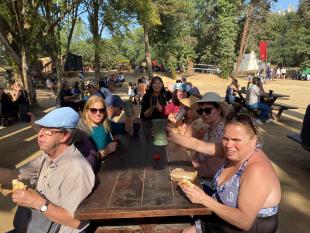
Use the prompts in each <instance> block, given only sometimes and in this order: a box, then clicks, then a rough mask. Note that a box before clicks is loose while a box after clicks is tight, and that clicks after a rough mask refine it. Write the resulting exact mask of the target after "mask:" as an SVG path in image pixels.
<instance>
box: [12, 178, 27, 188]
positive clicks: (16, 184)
mask: <svg viewBox="0 0 310 233" xmlns="http://www.w3.org/2000/svg"><path fill="white" fill-rule="evenodd" d="M12 187H13V190H15V189H26V185H24V183H23V182H21V181H19V180H17V179H14V180H12Z"/></svg>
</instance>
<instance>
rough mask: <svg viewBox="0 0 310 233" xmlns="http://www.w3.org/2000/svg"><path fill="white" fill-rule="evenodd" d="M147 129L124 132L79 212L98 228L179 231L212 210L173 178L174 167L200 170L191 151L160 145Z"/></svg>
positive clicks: (123, 230)
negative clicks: (132, 134) (192, 198)
mask: <svg viewBox="0 0 310 233" xmlns="http://www.w3.org/2000/svg"><path fill="white" fill-rule="evenodd" d="M141 128H142V130H141V131H143V132H141V133H140V137H138V138H135V137H130V136H128V135H124V136H122V138H121V139H120V143H119V146H118V148H117V151H116V152H114V153H113V154H112V155H110V156H108V157H107V158H106V160H105V161H104V163H103V165H102V168H101V169H100V171H99V172H98V177H99V179H100V184H99V186H98V188H97V189H96V190H95V191H94V192H93V193H92V194H91V195H90V196H89V197H88V198H87V199H86V200H84V201H83V202H82V203H81V205H80V206H79V207H78V209H77V211H76V212H75V217H76V218H77V219H79V220H91V221H92V222H93V223H96V224H97V225H98V226H99V227H98V229H97V231H96V232H150V233H151V232H156V233H159V232H166V233H174V232H180V231H181V230H182V229H184V228H185V227H186V226H190V222H191V218H190V217H189V216H193V215H208V214H210V213H211V212H210V210H209V209H208V208H206V207H204V206H203V205H198V204H192V203H191V202H190V201H189V200H188V199H187V198H186V196H185V195H184V194H183V192H182V190H181V189H180V187H179V186H178V185H177V184H176V183H175V182H172V181H171V180H170V172H171V171H172V170H173V169H174V168H177V167H178V168H184V169H185V170H194V168H193V167H192V163H191V158H190V155H189V153H188V152H187V150H186V149H185V148H183V147H180V146H178V145H175V144H172V143H169V144H168V145H167V146H154V145H153V137H152V136H151V135H150V132H149V130H148V129H146V128H147V127H145V126H144V127H142V126H141ZM198 183H199V181H198V180H197V182H196V184H198ZM181 220H182V221H181ZM121 229H122V230H121ZM146 229H147V230H146ZM160 229H166V230H162V231H160Z"/></svg>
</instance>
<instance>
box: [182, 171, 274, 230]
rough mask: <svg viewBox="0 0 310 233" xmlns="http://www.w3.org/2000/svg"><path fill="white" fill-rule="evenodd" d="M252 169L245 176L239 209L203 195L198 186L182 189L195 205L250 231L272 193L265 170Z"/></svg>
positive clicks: (239, 199)
mask: <svg viewBox="0 0 310 233" xmlns="http://www.w3.org/2000/svg"><path fill="white" fill-rule="evenodd" d="M248 169H249V168H248ZM250 169H251V170H252V171H250V170H248V171H245V172H244V174H243V179H242V181H241V186H240V190H239V196H238V204H237V206H238V207H237V208H235V207H230V206H227V205H225V204H221V203H220V202H218V201H217V200H214V199H213V198H211V197H209V196H207V195H205V194H203V190H201V189H200V188H198V187H197V186H194V187H193V188H188V187H186V186H181V187H182V189H183V191H184V192H185V194H186V195H187V196H188V198H189V199H190V200H191V201H192V202H193V203H198V204H202V205H204V206H206V207H208V208H209V209H210V210H211V211H212V212H214V213H215V214H216V215H217V216H219V217H220V218H221V219H223V220H224V221H226V222H228V223H230V224H232V225H234V226H236V227H238V228H240V229H244V230H248V229H250V228H251V226H252V224H253V222H254V221H255V218H256V216H257V214H258V212H259V210H260V209H262V208H263V207H264V203H265V201H266V199H267V197H268V195H269V193H270V186H269V185H266V184H265V183H266V182H265V179H263V177H262V174H264V172H265V171H264V169H263V168H259V169H254V170H256V171H253V169H252V168H250ZM267 183H268V182H267ZM257 187H259V188H257Z"/></svg>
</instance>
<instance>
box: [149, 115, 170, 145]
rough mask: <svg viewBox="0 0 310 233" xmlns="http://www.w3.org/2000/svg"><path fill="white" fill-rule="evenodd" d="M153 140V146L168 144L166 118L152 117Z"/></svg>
mask: <svg viewBox="0 0 310 233" xmlns="http://www.w3.org/2000/svg"><path fill="white" fill-rule="evenodd" d="M152 123H153V129H154V141H153V144H154V145H155V146H165V145H167V144H168V141H167V132H166V125H167V119H153V120H152Z"/></svg>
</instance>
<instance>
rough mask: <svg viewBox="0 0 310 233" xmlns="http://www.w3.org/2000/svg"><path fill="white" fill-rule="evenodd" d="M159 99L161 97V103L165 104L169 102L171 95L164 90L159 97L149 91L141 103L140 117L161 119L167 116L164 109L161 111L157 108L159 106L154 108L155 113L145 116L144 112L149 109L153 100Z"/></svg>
mask: <svg viewBox="0 0 310 233" xmlns="http://www.w3.org/2000/svg"><path fill="white" fill-rule="evenodd" d="M152 98H153V99H152ZM157 99H159V103H160V104H161V105H162V106H164V105H167V102H168V101H169V95H168V93H167V92H163V93H161V94H160V96H158V97H152V93H151V92H147V93H146V94H145V95H144V96H143V99H142V103H141V114H140V117H141V118H142V119H160V118H165V117H166V116H164V114H163V111H162V112H159V111H158V110H157V108H154V110H153V113H152V115H151V116H150V117H145V116H144V112H145V111H146V110H148V109H149V107H150V106H151V103H152V102H154V103H156V101H157Z"/></svg>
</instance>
